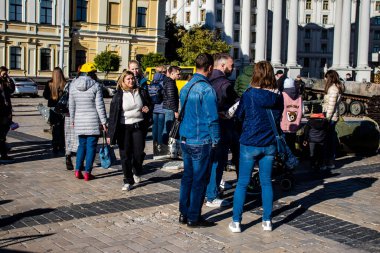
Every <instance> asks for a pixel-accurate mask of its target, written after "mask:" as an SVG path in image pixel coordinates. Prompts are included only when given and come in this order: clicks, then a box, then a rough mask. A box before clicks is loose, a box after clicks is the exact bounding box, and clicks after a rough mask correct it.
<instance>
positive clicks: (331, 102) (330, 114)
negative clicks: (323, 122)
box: [323, 85, 340, 121]
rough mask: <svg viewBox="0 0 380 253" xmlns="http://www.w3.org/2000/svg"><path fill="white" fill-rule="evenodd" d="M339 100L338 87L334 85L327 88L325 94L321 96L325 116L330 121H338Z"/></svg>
mask: <svg viewBox="0 0 380 253" xmlns="http://www.w3.org/2000/svg"><path fill="white" fill-rule="evenodd" d="M339 102H340V94H339V89H338V87H336V86H335V85H331V87H330V88H329V89H328V90H327V94H326V95H325V96H324V98H323V112H324V113H326V118H327V119H331V120H332V121H338V118H339V109H338V103H339Z"/></svg>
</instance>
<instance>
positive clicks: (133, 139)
mask: <svg viewBox="0 0 380 253" xmlns="http://www.w3.org/2000/svg"><path fill="white" fill-rule="evenodd" d="M117 143H118V145H119V151H120V160H121V167H122V169H123V173H124V184H127V183H128V184H134V183H135V181H134V180H133V174H134V175H136V176H140V175H141V173H142V164H143V161H144V147H145V131H144V129H143V128H142V127H140V126H138V124H131V125H124V124H122V125H120V126H119V128H118V136H117Z"/></svg>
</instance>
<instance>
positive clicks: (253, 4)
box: [251, 0, 257, 8]
mask: <svg viewBox="0 0 380 253" xmlns="http://www.w3.org/2000/svg"><path fill="white" fill-rule="evenodd" d="M256 6H257V0H251V7H253V8H256Z"/></svg>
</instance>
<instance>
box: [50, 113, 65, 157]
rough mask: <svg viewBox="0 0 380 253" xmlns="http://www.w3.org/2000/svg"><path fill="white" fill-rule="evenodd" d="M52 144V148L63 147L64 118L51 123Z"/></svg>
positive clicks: (62, 148) (61, 148)
mask: <svg viewBox="0 0 380 253" xmlns="http://www.w3.org/2000/svg"><path fill="white" fill-rule="evenodd" d="M51 128H52V129H51V133H52V146H53V148H54V149H59V150H64V149H65V119H64V118H63V119H62V120H61V121H60V122H57V123H55V124H52V125H51Z"/></svg>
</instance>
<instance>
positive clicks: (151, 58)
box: [141, 53, 167, 69]
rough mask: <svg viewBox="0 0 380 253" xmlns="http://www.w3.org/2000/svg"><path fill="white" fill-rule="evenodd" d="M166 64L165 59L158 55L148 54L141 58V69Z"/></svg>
mask: <svg viewBox="0 0 380 253" xmlns="http://www.w3.org/2000/svg"><path fill="white" fill-rule="evenodd" d="M166 62H167V61H166V58H165V57H164V56H163V55H162V54H159V53H149V54H146V55H144V56H143V57H142V58H141V66H142V68H143V69H146V68H147V67H156V66H159V65H163V64H166Z"/></svg>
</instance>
